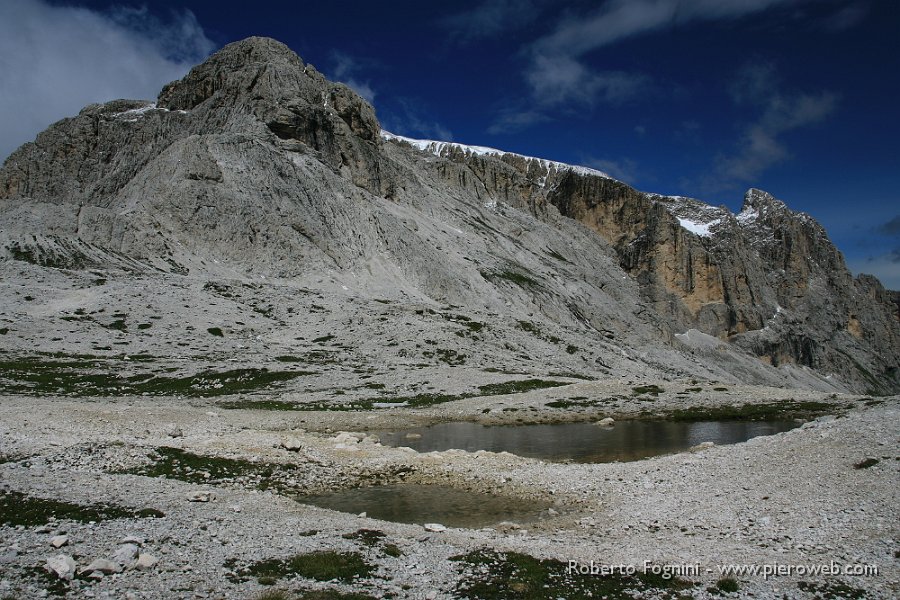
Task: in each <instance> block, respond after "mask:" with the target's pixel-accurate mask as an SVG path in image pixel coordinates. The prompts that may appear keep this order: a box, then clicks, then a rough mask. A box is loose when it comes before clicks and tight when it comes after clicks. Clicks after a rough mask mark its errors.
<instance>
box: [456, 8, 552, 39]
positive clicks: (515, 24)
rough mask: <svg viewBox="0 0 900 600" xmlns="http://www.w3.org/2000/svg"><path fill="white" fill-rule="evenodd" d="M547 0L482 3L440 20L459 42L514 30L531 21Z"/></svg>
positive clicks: (538, 13)
mask: <svg viewBox="0 0 900 600" xmlns="http://www.w3.org/2000/svg"><path fill="white" fill-rule="evenodd" d="M543 4H547V0H485V1H484V2H482V3H481V4H479V5H478V6H476V7H475V8H472V9H471V10H467V11H464V12H461V13H458V14H455V15H453V16H451V17H448V18H446V19H444V21H443V24H444V26H445V27H447V29H449V30H450V31H451V33H453V34H454V35H455V36H456V37H458V38H460V39H461V40H462V41H470V40H474V39H479V38H486V37H491V36H495V35H498V34H501V33H503V32H505V31H511V30H514V29H518V28H520V27H522V26H524V25H528V24H529V23H531V22H533V21H534V20H535V19H536V18H537V17H538V16H539V15H540V13H541V8H542V5H543Z"/></svg>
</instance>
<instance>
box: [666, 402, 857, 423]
mask: <svg viewBox="0 0 900 600" xmlns="http://www.w3.org/2000/svg"><path fill="white" fill-rule="evenodd" d="M838 409H840V406H838V405H835V404H829V403H827V402H813V401H807V402H799V401H796V400H782V401H780V402H767V403H759V404H742V405H724V406H695V407H692V408H684V409H678V410H674V411H672V412H671V413H669V414H668V415H667V417H666V418H667V419H671V420H673V421H767V420H788V419H798V418H810V417H817V416H821V415H825V414H829V413H833V412H835V411H837V410H838Z"/></svg>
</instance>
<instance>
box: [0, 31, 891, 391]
mask: <svg viewBox="0 0 900 600" xmlns="http://www.w3.org/2000/svg"><path fill="white" fill-rule="evenodd" d="M0 249H2V253H3V255H4V260H3V261H2V263H0V271H2V273H3V281H4V285H3V286H2V296H0V324H2V329H0V331H4V330H5V334H4V335H3V336H2V337H0V348H2V349H3V350H4V352H5V353H7V354H10V355H21V354H23V353H29V352H32V353H33V352H34V351H35V350H36V349H39V350H40V351H41V352H45V353H64V354H67V355H71V354H73V353H75V354H77V353H81V354H90V355H91V356H129V355H142V356H151V357H155V359H158V360H160V361H164V362H165V361H169V362H172V364H173V366H172V367H171V368H172V369H176V370H181V371H184V372H186V373H187V372H191V370H192V369H194V370H196V369H199V368H201V367H202V366H203V365H206V366H209V367H210V368H213V367H215V366H216V365H221V363H222V361H239V362H241V363H242V364H248V365H253V366H256V367H260V368H274V366H276V365H278V364H279V362H280V363H287V362H292V361H293V362H297V363H301V364H313V365H316V368H317V369H318V370H317V371H316V372H315V375H314V377H315V380H314V381H315V382H317V383H316V384H315V385H312V387H306V388H304V390H305V391H306V392H308V394H309V398H313V399H323V400H328V401H340V400H341V398H337V399H335V396H344V395H346V396H347V398H351V399H352V398H355V397H361V396H364V395H365V394H366V393H370V392H371V390H373V389H380V388H378V387H377V386H379V385H380V386H382V387H384V385H387V383H385V382H388V381H390V382H391V386H392V387H393V388H394V391H396V392H398V393H414V392H418V393H434V394H437V393H459V392H463V391H471V389H472V387H473V386H476V385H478V384H485V385H488V384H490V383H492V382H496V381H497V379H498V378H499V377H500V375H498V374H507V375H508V374H519V375H530V376H540V377H557V378H570V379H571V378H604V377H616V378H626V379H633V380H648V379H660V380H665V379H674V378H688V379H689V378H700V379H708V380H715V381H729V382H744V383H761V384H770V385H778V386H795V387H801V388H812V389H820V390H834V391H845V390H852V391H865V392H869V393H887V392H896V391H898V390H900V371H898V366H900V365H898V357H900V322H898V314H897V309H896V304H895V301H894V297H893V296H892V293H891V292H888V291H886V290H884V288H883V287H882V286H881V285H880V283H879V282H878V281H877V280H876V279H875V278H873V277H870V276H865V275H863V276H860V277H857V278H853V277H852V275H851V274H850V272H849V271H848V270H847V268H846V265H845V264H844V260H843V257H842V256H841V254H840V252H838V251H837V249H836V248H835V247H834V246H833V245H832V244H831V242H830V241H829V239H828V237H827V235H826V233H825V231H824V230H823V229H822V227H821V226H819V225H818V224H817V223H816V222H815V221H814V220H813V219H812V218H811V217H810V216H809V215H805V214H802V213H795V212H793V211H791V210H790V209H789V208H788V207H787V206H786V205H785V204H784V203H783V202H781V201H779V200H777V199H775V198H774V197H773V196H772V195H770V194H768V193H766V192H763V191H760V190H755V189H754V190H750V191H748V192H747V194H746V196H745V199H744V206H743V209H742V211H741V212H740V213H739V214H737V215H734V214H732V213H730V212H729V211H728V210H726V209H723V208H715V207H711V206H709V205H707V204H704V203H703V202H701V201H699V200H694V199H690V198H682V197H669V196H661V195H658V194H649V193H644V192H641V191H638V190H635V189H633V188H631V187H629V186H628V185H626V184H624V183H622V182H619V181H616V180H615V179H613V178H611V177H609V176H607V175H606V174H604V173H601V172H599V171H594V170H592V169H587V168H584V167H576V166H570V165H565V164H562V163H558V162H554V161H549V160H543V159H538V158H531V157H525V156H521V155H517V154H512V153H505V152H502V151H500V150H494V149H490V148H483V147H475V146H464V145H460V144H453V143H447V142H436V141H427V140H411V139H408V138H403V137H400V136H396V135H393V134H390V133H388V132H384V131H382V130H381V127H380V124H379V122H378V119H377V117H376V115H375V112H374V110H373V108H372V107H371V106H370V105H369V104H367V103H366V102H365V101H364V100H363V99H362V98H360V97H359V96H358V95H356V94H355V93H354V92H353V91H352V90H350V89H349V88H347V87H346V86H344V85H341V84H335V83H331V82H329V81H327V80H326V79H325V78H324V77H323V76H322V75H321V74H320V73H319V72H318V71H316V70H315V68H314V67H312V66H311V65H308V64H305V63H304V62H303V61H302V60H301V59H300V58H299V57H298V56H297V55H296V54H294V53H293V52H292V51H291V50H290V49H289V48H287V47H286V46H284V45H283V44H280V43H279V42H277V41H274V40H271V39H265V38H249V39H246V40H243V41H240V42H236V43H233V44H230V45H228V46H226V47H225V48H223V49H222V50H220V51H219V52H217V53H216V54H214V55H213V56H211V57H210V58H209V59H208V60H207V61H206V62H204V63H203V64H201V65H199V66H197V67H195V68H194V69H193V70H191V72H190V73H189V74H188V75H187V76H185V77H184V78H183V79H182V80H180V81H176V82H173V83H171V84H169V85H167V86H165V87H164V88H163V90H162V91H161V92H160V94H159V97H158V98H157V99H156V101H155V102H146V101H130V100H119V101H115V102H110V103H106V104H102V105H91V106H88V107H86V108H85V109H83V110H82V111H81V112H80V113H79V114H78V115H77V116H76V117H73V118H71V119H65V120H63V121H60V122H58V123H56V124H54V125H52V126H51V127H50V128H49V129H47V130H46V131H44V132H43V133H41V134H40V135H38V137H37V139H36V140H35V141H34V142H32V143H28V144H25V145H24V146H22V147H21V148H20V149H18V150H17V151H16V152H15V153H13V154H12V155H11V156H10V157H9V158H8V159H7V161H6V162H5V164H4V165H3V168H2V169H0ZM29 299H30V300H29ZM305 381H306V380H305ZM309 381H312V380H309ZM366 386H371V387H368V388H367V387H366ZM367 389H368V390H369V392H366V390H367ZM338 390H339V391H340V392H341V393H340V394H338V393H337V392H338ZM345 392H346V393H345Z"/></svg>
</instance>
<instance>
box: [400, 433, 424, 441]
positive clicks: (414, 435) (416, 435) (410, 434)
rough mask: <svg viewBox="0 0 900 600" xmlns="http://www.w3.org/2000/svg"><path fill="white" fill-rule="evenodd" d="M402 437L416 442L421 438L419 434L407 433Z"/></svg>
mask: <svg viewBox="0 0 900 600" xmlns="http://www.w3.org/2000/svg"><path fill="white" fill-rule="evenodd" d="M403 437H405V438H406V439H408V440H417V439H419V438H420V437H422V434H421V433H407V434H406V435H405V436H403Z"/></svg>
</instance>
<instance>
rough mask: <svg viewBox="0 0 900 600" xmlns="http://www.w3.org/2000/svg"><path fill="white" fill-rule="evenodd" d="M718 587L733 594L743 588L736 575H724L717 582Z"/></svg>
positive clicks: (721, 590)
mask: <svg viewBox="0 0 900 600" xmlns="http://www.w3.org/2000/svg"><path fill="white" fill-rule="evenodd" d="M716 589H718V590H719V591H720V592H725V593H728V594H733V593H735V592H737V591H738V590H739V589H741V586H740V585H739V584H738V581H737V579H735V578H734V577H723V578H722V579H720V580H718V581H717V582H716Z"/></svg>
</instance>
